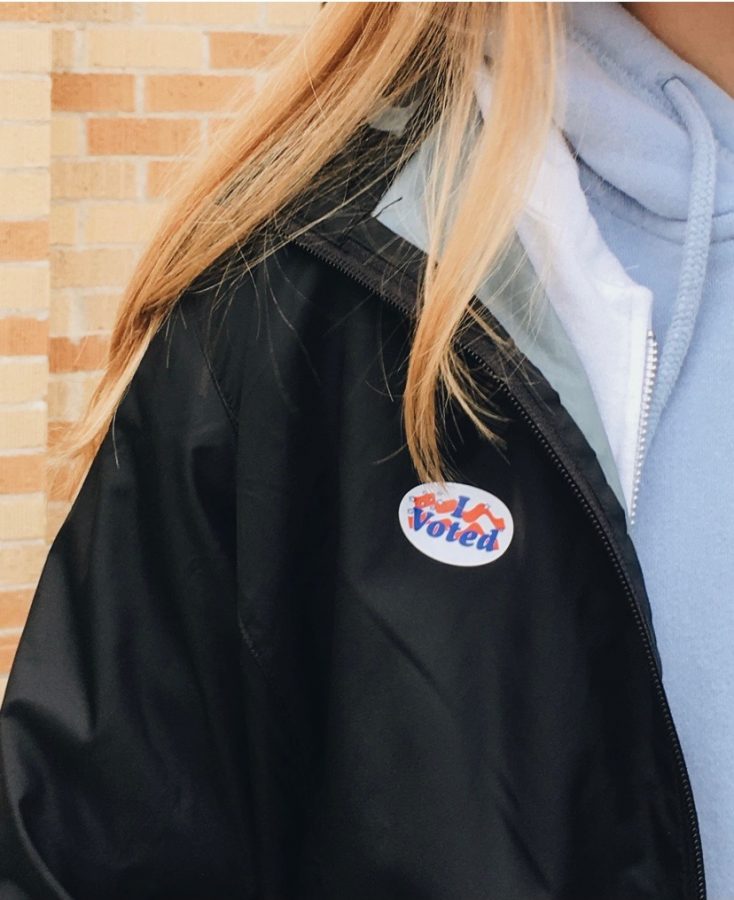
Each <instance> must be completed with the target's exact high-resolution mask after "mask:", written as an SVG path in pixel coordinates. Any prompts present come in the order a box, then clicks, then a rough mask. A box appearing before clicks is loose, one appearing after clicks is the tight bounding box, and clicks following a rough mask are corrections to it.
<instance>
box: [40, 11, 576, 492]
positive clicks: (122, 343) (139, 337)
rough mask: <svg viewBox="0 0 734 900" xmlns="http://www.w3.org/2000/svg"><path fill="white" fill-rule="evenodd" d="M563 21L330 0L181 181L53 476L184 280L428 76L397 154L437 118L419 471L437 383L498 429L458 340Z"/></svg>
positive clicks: (537, 119) (415, 442) (420, 379)
mask: <svg viewBox="0 0 734 900" xmlns="http://www.w3.org/2000/svg"><path fill="white" fill-rule="evenodd" d="M558 32H559V28H558V21H557V13H556V11H555V9H554V5H553V4H550V3H515V2H511V3H400V2H398V3H339V2H330V3H328V4H325V6H324V8H323V9H322V10H321V11H320V12H319V14H318V15H317V17H316V19H315V21H314V23H313V25H312V26H311V27H310V28H309V29H308V31H307V32H306V33H305V34H304V35H303V37H302V39H300V40H299V42H298V43H297V44H296V45H295V46H293V48H292V49H291V50H290V52H289V53H288V54H287V55H286V56H285V57H284V58H283V59H282V60H280V62H279V64H278V65H277V66H276V67H275V68H274V69H273V70H272V72H271V73H270V75H269V77H268V79H267V81H266V83H265V84H264V86H263V87H262V89H261V90H260V91H259V92H258V94H257V95H256V96H255V97H254V98H252V99H251V100H250V101H249V103H248V104H247V106H246V107H245V109H243V111H242V113H241V114H240V115H239V116H238V117H237V121H236V123H235V125H234V126H233V127H232V129H231V132H230V133H229V134H228V135H226V136H225V137H224V138H223V139H222V140H220V141H218V146H217V148H216V149H210V150H209V152H208V155H207V156H206V158H205V159H204V160H203V161H202V162H201V163H200V165H199V166H198V168H196V170H195V171H194V172H193V173H192V174H191V176H190V177H189V179H188V180H187V181H186V183H185V184H182V185H181V189H180V191H179V193H178V195H177V196H176V197H174V198H173V202H172V203H171V204H170V206H169V209H168V212H167V214H166V216H165V219H164V221H163V222H162V224H161V225H160V227H159V229H158V231H157V233H156V234H155V236H154V237H153V239H152V241H151V242H150V244H149V246H148V248H147V251H146V252H145V253H144V255H143V257H142V259H141V260H140V262H139V264H138V266H137V269H136V271H135V273H134V275H133V278H132V280H131V282H130V284H129V286H128V288H127V292H126V295H125V297H124V300H123V302H122V304H121V307H120V310H119V312H118V316H117V320H116V322H115V325H114V329H113V333H112V337H111V343H110V350H109V357H108V361H107V365H106V368H105V371H104V373H103V376H102V378H101V380H100V382H99V384H98V386H97V389H96V391H95V392H94V394H93V395H92V397H91V399H90V402H89V406H88V408H87V410H86V413H85V415H84V416H83V417H82V419H81V420H80V421H79V422H78V423H76V424H74V425H73V426H72V427H71V428H70V429H69V431H68V432H67V433H66V435H65V436H63V438H61V439H60V440H59V441H58V443H57V445H56V447H55V448H54V449H55V455H54V457H52V472H55V473H56V477H57V478H58V477H59V475H60V474H61V473H62V470H63V476H64V479H65V483H66V487H67V495H69V492H73V491H74V490H76V489H78V487H79V485H80V483H81V480H82V478H83V475H84V472H85V471H86V469H87V468H88V466H89V464H90V462H91V460H92V458H93V457H94V455H95V453H96V451H97V449H98V447H99V445H100V443H101V441H102V439H103V438H104V435H105V433H106V431H107V429H108V427H109V425H110V423H111V422H112V419H113V416H114V412H115V410H116V408H117V405H118V404H119V402H120V400H121V398H122V396H123V394H124V393H125V390H126V388H127V386H128V385H129V383H130V381H131V379H132V376H133V374H134V372H135V370H136V368H137V367H138V365H139V363H140V361H141V358H142V356H143V354H144V353H145V350H146V348H147V346H148V343H149V341H150V339H151V338H152V336H153V335H154V334H155V332H156V331H157V330H158V329H159V328H160V327H161V325H162V324H163V323H164V321H165V319H166V317H167V316H168V315H169V314H170V312H171V311H172V309H173V308H174V306H175V304H176V302H177V300H178V299H179V297H180V296H181V295H182V293H183V292H184V290H185V289H186V288H187V286H189V285H190V284H191V282H192V281H193V280H194V279H195V278H196V277H197V276H198V275H200V274H201V273H202V272H203V271H204V270H205V269H206V268H207V267H208V266H209V265H210V264H212V263H213V262H214V261H215V260H216V259H218V258H219V257H220V256H221V255H222V254H223V253H225V251H227V250H228V249H230V248H231V247H232V246H234V245H235V244H237V245H241V244H243V243H244V242H245V240H246V239H247V238H248V236H251V235H253V234H255V232H256V230H257V229H259V228H261V227H262V226H265V225H267V223H268V222H269V221H270V220H271V219H272V217H274V216H275V215H276V214H277V213H278V212H279V211H280V210H281V209H282V208H284V207H285V206H286V205H287V204H288V203H290V202H293V201H294V200H297V199H298V197H299V196H300V195H301V193H302V192H304V191H305V190H306V189H307V188H309V187H311V188H312V187H313V185H314V184H316V183H317V181H318V178H319V177H320V173H321V172H322V170H323V169H324V167H325V164H326V163H328V162H329V160H331V159H333V158H334V157H335V156H336V154H337V152H338V151H339V149H340V148H343V147H345V146H346V145H347V142H348V141H349V140H350V138H351V137H352V136H353V135H355V133H356V132H357V131H358V129H359V128H360V127H361V126H363V125H364V123H365V122H367V121H370V120H371V119H372V118H373V117H375V116H376V115H379V113H380V112H381V111H384V110H385V109H386V108H388V107H392V106H399V105H401V100H402V98H404V97H405V96H406V94H407V93H408V92H409V91H410V90H412V89H413V88H414V87H415V86H416V85H421V84H422V85H423V86H424V87H427V96H428V100H429V108H428V111H429V112H430V115H428V114H426V115H425V116H424V122H423V125H422V126H421V124H420V122H419V126H418V128H417V129H416V131H415V138H414V140H413V141H412V142H411V143H410V144H409V145H408V146H406V148H405V151H404V154H403V157H402V158H401V161H402V160H403V159H405V158H407V156H409V155H410V154H411V153H412V152H413V151H414V150H415V149H416V147H417V146H418V143H419V141H420V140H421V138H422V137H424V136H425V135H426V134H427V131H428V129H429V127H436V129H437V130H436V135H437V143H436V148H437V152H436V155H435V158H436V159H438V160H439V161H440V166H438V165H437V166H435V168H434V170H433V172H432V173H431V174H430V178H429V184H428V190H427V197H426V201H427V205H428V220H429V224H430V245H429V247H428V252H427V264H426V268H425V273H424V275H423V278H422V280H421V285H420V289H419V293H420V296H419V297H418V298H416V299H417V310H418V315H417V318H416V321H415V324H414V331H413V340H412V345H411V351H410V359H409V365H408V371H407V381H406V385H405V393H404V399H403V416H404V424H405V433H406V441H407V446H408V449H409V452H410V455H411V458H412V460H413V463H414V466H415V468H416V471H417V474H418V476H419V478H420V479H421V480H422V481H441V480H443V478H444V468H443V460H442V458H441V452H440V450H439V435H440V427H441V419H442V412H441V409H440V405H439V403H438V400H437V396H438V389H439V387H442V388H444V389H445V390H446V391H448V395H449V396H450V397H453V398H454V399H455V400H456V401H457V402H458V403H459V404H460V406H461V407H462V408H463V409H464V410H465V412H466V413H467V414H468V415H469V416H470V418H471V419H472V420H473V421H474V422H475V424H476V426H477V427H478V428H479V430H480V431H481V432H482V433H483V434H484V435H485V436H486V437H487V438H488V439H492V437H493V434H492V430H491V428H490V426H489V425H488V424H487V419H486V413H487V409H486V408H485V406H484V402H483V398H482V397H481V396H479V395H478V394H477V392H476V390H475V388H474V386H473V385H472V382H471V378H470V377H469V375H468V373H467V371H466V370H465V369H464V367H463V365H462V362H461V360H460V358H459V355H458V354H457V352H456V350H455V346H454V345H455V337H456V335H457V333H458V332H459V330H460V329H461V327H462V326H463V325H464V324H466V321H467V315H468V314H470V309H469V307H470V300H471V297H472V295H473V294H474V293H475V291H476V289H477V287H478V286H479V284H480V283H481V282H482V280H483V279H484V278H485V277H486V276H487V273H488V272H489V271H490V269H491V267H492V265H493V264H495V263H496V262H497V260H498V259H499V258H500V256H501V254H502V253H503V251H504V249H505V248H506V247H507V246H508V242H509V240H510V238H511V236H512V234H513V231H514V224H515V220H516V216H517V214H518V212H519V211H520V209H521V207H522V204H523V202H524V197H525V194H526V191H527V188H528V186H529V179H530V178H531V177H532V173H533V171H534V167H535V165H536V164H537V162H538V160H539V157H540V152H541V147H542V142H543V139H544V137H545V134H546V132H547V128H548V127H549V125H550V122H551V117H552V106H553V83H554V64H555V58H556V43H557V39H558ZM488 45H491V60H490V63H491V69H492V83H493V89H492V106H491V114H490V117H489V119H488V121H486V122H485V123H484V124H483V126H482V127H481V129H480V131H479V135H478V137H477V139H476V141H475V142H474V144H473V146H472V148H471V153H470V154H469V157H468V159H467V160H465V159H463V158H462V156H461V152H462V151H461V148H462V145H463V144H464V143H465V138H466V134H467V130H468V129H469V128H470V126H471V124H472V121H475V120H474V119H473V117H474V116H475V115H476V105H475V96H474V74H475V71H476V69H477V67H478V66H479V65H480V64H482V61H483V58H484V56H485V52H486V48H487V46H488ZM436 123H437V125H436ZM352 164H353V165H358V164H359V163H358V161H354V160H352ZM398 167H399V165H398V166H396V167H395V168H396V169H397V168H398ZM439 169H440V171H439ZM338 174H339V173H336V176H337V177H338ZM332 177H333V176H332ZM223 198H224V200H223ZM347 199H348V198H347ZM478 223H481V227H477V225H478ZM276 248H277V245H274V244H269V245H268V250H269V251H270V252H272V251H273V250H275V249H276ZM257 262H258V260H254V259H251V260H247V263H248V264H249V265H255V264H256V263H257ZM480 324H482V327H484V328H485V329H488V328H489V326H488V325H487V324H486V323H485V322H484V320H480Z"/></svg>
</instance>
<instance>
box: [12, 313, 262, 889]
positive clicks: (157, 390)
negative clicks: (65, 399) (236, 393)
mask: <svg viewBox="0 0 734 900" xmlns="http://www.w3.org/2000/svg"><path fill="white" fill-rule="evenodd" d="M183 308H184V304H183V303H180V304H179V310H178V311H176V312H174V314H173V316H172V318H171V319H170V320H169V322H168V325H167V326H166V327H165V328H163V329H161V330H160V331H159V332H158V333H157V334H156V335H155V337H154V338H153V340H152V341H151V343H150V344H149V346H148V349H147V350H146V354H145V356H144V358H143V361H142V362H141V364H140V366H139V368H138V370H137V372H136V374H135V376H134V378H133V381H132V382H131V385H130V387H129V388H128V391H127V392H126V394H125V396H124V399H123V401H122V403H121V405H120V407H119V408H118V411H117V414H116V416H115V420H114V423H113V426H112V427H111V428H110V429H109V430H108V432H107V435H106V437H105V439H104V442H103V443H102V445H101V447H100V449H99V451H98V453H97V454H96V456H95V459H94V462H93V464H92V466H91V469H90V470H89V472H88V474H87V476H86V479H85V481H84V483H83V485H82V488H81V490H80V492H79V494H78V495H77V497H76V499H75V501H74V504H73V506H72V508H71V510H70V512H69V514H68V516H67V518H66V519H65V521H64V523H63V525H62V527H61V529H60V530H59V532H58V534H57V536H56V538H55V540H54V541H53V544H52V546H51V548H50V552H49V554H48V556H47V559H46V563H45V566H44V568H43V572H42V575H41V578H40V581H39V583H38V587H37V589H36V593H35V595H34V599H33V602H32V606H31V610H30V615H29V618H28V620H27V623H26V626H25V628H24V631H23V633H22V636H21V641H20V645H19V649H18V652H17V656H16V658H15V661H14V664H13V667H12V670H11V674H10V678H9V681H8V686H7V691H6V695H5V699H4V701H3V705H2V709H1V710H0V751H1V755H0V898H2V900H43V898H74V900H79V898H95V900H99V898H102V897H104V898H106V900H113V898H117V897H120V898H122V897H124V898H133V897H135V898H142V897H166V898H168V897H202V898H203V897H217V898H224V897H234V896H237V897H247V896H253V895H255V894H256V891H255V890H254V887H253V884H254V882H253V879H254V875H253V865H254V864H253V859H252V853H251V845H252V835H251V831H252V825H251V822H250V816H249V812H248V795H249V792H250V790H251V784H250V777H249V757H250V755H251V748H249V747H248V734H247V721H248V720H247V715H246V706H247V703H248V701H247V698H246V696H245V694H246V689H245V687H244V679H243V678H242V653H243V642H242V640H241V635H240V631H239V621H238V614H237V602H236V595H237V586H236V583H237V579H236V567H237V561H236V556H237V554H236V539H235V535H236V526H235V521H236V510H235V499H234V498H235V490H234V487H233V485H234V480H235V468H236V431H235V428H234V423H233V421H232V420H231V417H230V416H229V415H228V413H227V407H226V404H225V403H224V402H223V401H222V399H221V397H220V394H219V391H218V388H217V384H216V383H215V381H214V380H213V378H212V375H211V373H210V371H209V368H208V365H207V358H206V357H205V356H204V355H203V353H202V344H201V340H200V335H198V334H197V331H196V328H195V327H192V324H191V322H187V320H186V316H185V315H184V312H183Z"/></svg>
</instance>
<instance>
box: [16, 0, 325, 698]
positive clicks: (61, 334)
mask: <svg viewBox="0 0 734 900" xmlns="http://www.w3.org/2000/svg"><path fill="white" fill-rule="evenodd" d="M319 8H320V4H319V3H316V2H313V3H312V2H301V3H237V2H234V3H1V2H0V694H1V693H2V689H3V687H4V682H5V678H4V676H5V675H6V673H7V671H8V669H9V667H10V664H11V662H12V657H13V653H14V652H15V648H16V646H17V641H18V637H19V635H20V631H21V629H22V626H23V623H24V621H25V617H26V614H27V611H28V606H29V603H30V601H31V599H32V596H33V591H34V589H35V585H36V583H37V580H38V576H39V574H40V571H41V567H42V565H43V562H44V560H45V557H46V554H47V552H48V546H49V543H50V541H51V540H53V537H54V535H55V534H56V532H57V530H58V528H59V525H60V524H61V522H62V521H63V518H64V516H65V515H66V513H67V511H68V508H69V502H68V499H67V498H65V497H63V496H53V495H51V496H50V495H49V493H48V491H47V485H46V471H45V460H46V450H47V447H48V442H49V435H50V436H51V440H53V436H54V434H57V433H58V431H59V430H62V429H63V428H64V426H65V423H69V422H72V421H74V420H75V419H76V417H77V416H79V414H80V412H81V410H82V408H83V405H84V403H85V401H86V399H87V397H88V396H89V394H90V392H91V391H92V390H93V388H94V386H95V384H96V381H97V379H98V377H99V374H100V367H101V366H102V365H103V361H104V359H105V354H106V351H107V343H108V339H109V333H110V328H111V325H112V322H113V318H114V315H115V312H116V309H117V305H118V303H119V300H120V295H121V291H122V288H123V286H124V284H125V282H126V280H127V279H128V278H129V276H130V273H131V271H132V268H133V266H134V264H135V261H136V259H137V258H138V255H139V253H140V251H141V248H142V246H143V244H144V242H145V240H146V237H147V236H148V235H149V233H150V230H151V228H152V227H153V226H154V224H155V222H156V219H157V217H158V216H159V215H160V212H161V210H162V208H163V206H164V204H165V202H166V201H165V186H166V184H167V182H168V180H169V179H170V178H171V177H172V176H174V175H175V172H176V168H177V167H178V166H180V165H182V164H184V161H185V156H186V155H187V154H188V153H190V152H193V150H194V149H196V148H197V147H198V146H199V145H200V144H201V143H202V142H208V141H210V140H211V139H212V136H213V135H214V134H215V133H216V129H217V126H218V125H219V124H220V123H221V122H222V121H224V120H226V118H227V113H228V112H231V110H228V106H229V107H231V105H232V102H233V99H234V98H236V96H237V95H238V92H240V91H242V92H244V93H245V94H247V92H250V91H256V90H257V88H258V85H259V83H261V81H262V79H263V77H264V71H265V67H266V65H267V57H268V55H269V54H271V53H273V54H275V55H276V56H277V54H278V52H279V48H281V49H282V47H283V46H284V44H283V42H284V41H288V39H289V36H291V39H292V36H293V35H295V34H297V33H298V32H300V31H301V30H302V29H303V28H305V27H306V26H307V25H308V24H309V22H310V21H312V19H313V16H314V15H315V14H316V13H317V12H318V9H319Z"/></svg>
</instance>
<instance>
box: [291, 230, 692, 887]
mask: <svg viewBox="0 0 734 900" xmlns="http://www.w3.org/2000/svg"><path fill="white" fill-rule="evenodd" d="M290 239H291V240H293V241H294V242H295V243H296V244H298V245H299V246H301V247H303V249H305V250H307V251H308V252H309V253H311V254H312V255H313V256H316V257H318V258H319V259H321V260H323V261H324V262H326V263H328V264H329V265H331V266H333V267H334V268H336V269H338V270H339V271H340V272H343V273H344V274H345V275H348V276H349V277H350V278H353V279H354V280H355V281H357V282H358V283H359V284H361V285H362V286H363V287H365V288H367V289H368V290H369V291H371V292H373V293H375V294H377V295H378V296H380V297H381V298H382V299H383V300H384V301H385V302H386V303H388V304H390V305H391V306H393V307H394V308H396V309H397V310H399V311H400V312H401V313H402V314H403V315H405V316H407V317H408V318H409V319H410V318H413V312H412V310H411V308H410V307H409V306H408V304H406V303H402V302H401V301H399V300H397V299H396V298H394V297H391V296H388V295H387V294H385V293H383V292H382V291H380V290H378V289H376V288H375V286H374V284H372V283H371V282H370V281H369V279H367V278H365V276H364V275H363V274H362V273H361V272H360V271H359V265H356V266H348V265H346V264H345V263H344V261H343V260H342V259H340V258H339V257H338V256H337V255H335V254H333V253H330V252H329V251H327V250H325V249H324V248H323V247H322V246H318V247H316V246H314V245H313V243H312V242H311V241H310V240H309V239H308V237H307V236H304V237H302V236H301V235H296V236H295V237H293V236H291V238H290ZM480 302H481V301H478V300H477V303H480ZM458 343H459V345H460V346H461V347H462V348H463V350H464V352H466V353H468V354H469V355H470V356H472V357H473V358H474V359H475V360H476V361H477V362H478V363H479V365H480V366H481V367H482V369H483V370H484V371H485V372H486V373H487V374H488V375H489V377H490V378H491V379H492V381H493V382H494V383H495V384H496V385H497V387H498V389H499V390H500V391H502V393H503V394H505V395H506V396H507V398H508V399H509V401H510V403H511V404H512V405H513V406H514V408H515V409H516V410H517V411H518V413H519V414H520V416H521V418H522V419H523V421H524V422H525V423H526V424H527V425H528V427H529V428H530V430H531V432H532V433H533V434H534V435H535V437H536V438H537V439H538V441H539V443H540V444H541V446H542V447H543V449H544V450H545V451H546V452H547V453H548V455H549V456H550V458H551V460H552V462H553V464H554V465H555V467H556V468H557V469H558V470H559V471H560V473H561V475H562V476H563V478H564V480H565V481H566V482H567V484H568V485H569V487H570V488H571V490H572V491H573V493H574V495H575V496H576V497H577V499H578V500H580V501H581V505H582V507H583V509H584V511H585V512H586V514H587V516H588V518H589V519H590V520H591V523H592V525H593V526H594V529H595V531H596V532H597V533H598V535H599V537H600V538H601V541H602V544H603V546H604V549H605V550H606V552H607V555H608V556H609V558H610V560H611V561H612V563H613V565H614V570H615V572H616V573H617V575H618V577H619V579H620V582H621V584H622V587H623V589H624V592H625V597H626V599H627V601H628V603H629V605H630V608H631V610H632V615H633V619H634V622H635V625H636V626H637V630H638V633H639V635H640V637H641V638H642V642H643V647H644V650H645V658H646V660H647V663H648V668H649V670H650V674H651V677H652V679H653V687H654V688H655V695H656V697H657V700H658V704H659V707H660V710H661V711H662V713H663V720H664V722H665V726H666V730H667V732H668V737H669V739H670V742H671V745H672V748H673V757H674V759H675V763H676V768H677V770H678V775H679V778H680V785H681V789H682V794H683V801H684V803H685V810H686V816H687V820H688V827H689V830H690V836H691V841H692V844H693V852H694V860H695V878H696V900H706V885H705V877H704V870H703V852H702V849H701V836H700V832H699V829H698V820H697V816H696V808H695V805H694V801H693V791H692V788H691V783H690V780H689V778H688V771H687V769H686V765H685V761H684V759H683V751H682V749H681V746H680V741H679V740H678V735H677V732H676V730H675V725H674V723H673V718H672V715H671V712H670V708H669V706H668V701H667V698H666V696H665V691H664V689H663V685H662V679H661V675H660V671H659V669H658V665H657V662H656V660H655V655H654V653H653V650H652V636H651V635H650V633H649V630H648V627H647V624H646V622H645V617H644V616H643V614H642V611H641V609H640V606H639V603H638V601H637V597H636V596H635V592H634V590H633V588H632V585H631V584H630V582H629V579H628V577H627V573H626V572H625V570H624V566H623V565H622V563H621V561H620V559H619V556H618V554H617V552H616V550H615V549H614V545H613V544H612V542H611V540H610V538H609V536H608V534H607V531H606V529H605V527H604V525H603V524H602V522H601V521H600V520H599V517H598V516H597V514H596V512H595V511H594V509H593V508H592V506H591V504H590V503H589V501H588V500H587V499H586V497H585V496H584V494H583V492H582V490H581V488H580V487H579V486H578V484H577V483H576V480H575V479H574V477H573V476H572V475H571V473H570V472H569V471H568V468H567V467H566V465H565V463H564V462H563V460H562V459H561V458H560V456H559V455H558V453H557V452H556V450H555V448H554V447H553V446H552V445H551V444H550V442H549V441H548V439H547V438H546V436H545V435H544V434H543V432H542V430H541V429H540V428H539V426H538V425H537V424H536V422H535V420H534V419H533V417H532V416H531V415H530V413H528V411H527V410H526V409H525V407H524V405H523V404H522V402H521V401H520V400H518V398H517V397H516V396H515V394H514V393H513V392H512V391H511V390H510V388H509V386H508V385H507V384H506V382H505V381H504V380H503V379H502V378H500V377H499V376H498V375H497V374H496V373H495V372H494V370H493V369H492V368H491V367H490V366H489V364H488V363H487V362H486V361H485V359H484V357H483V356H482V355H481V354H480V353H478V352H477V351H476V350H473V349H472V348H471V347H467V346H465V345H464V344H463V343H462V342H461V341H459V342H458ZM652 377H653V376H652V375H651V376H650V378H652ZM648 410H649V403H648Z"/></svg>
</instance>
